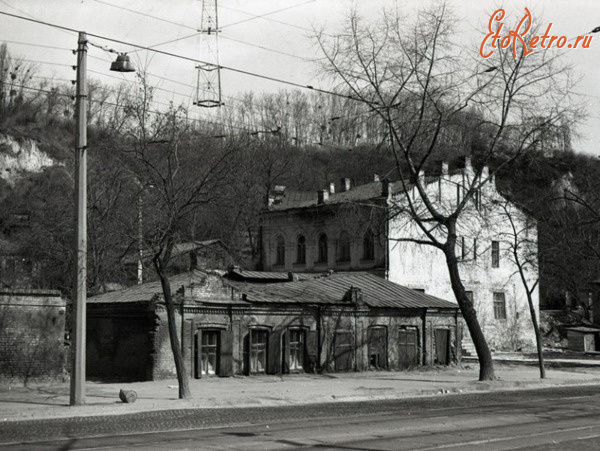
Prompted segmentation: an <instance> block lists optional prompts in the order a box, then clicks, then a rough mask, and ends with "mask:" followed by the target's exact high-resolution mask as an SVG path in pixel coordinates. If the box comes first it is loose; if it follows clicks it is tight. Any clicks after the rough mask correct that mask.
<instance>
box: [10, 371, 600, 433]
mask: <svg viewBox="0 0 600 451" xmlns="http://www.w3.org/2000/svg"><path fill="white" fill-rule="evenodd" d="M496 376H497V379H498V380H496V381H492V382H478V381H477V377H478V365H477V364H464V367H462V368H461V367H449V368H438V369H428V370H421V371H410V372H392V371H380V372H368V373H337V374H326V375H314V374H298V375H285V376H283V377H279V376H252V377H232V378H205V379H201V380H195V379H192V380H190V388H191V392H192V395H193V399H190V400H179V399H177V396H178V389H177V381H176V380H163V381H152V382H135V383H97V382H88V383H87V390H86V391H87V399H86V405H84V406H74V407H71V406H69V405H68V403H69V384H68V383H59V384H38V385H31V386H30V387H23V386H9V385H6V384H5V385H1V386H0V422H3V421H20V420H32V419H48V418H65V417H75V416H95V415H119V414H126V413H136V412H146V411H155V410H168V409H186V408H217V407H225V408H227V407H231V408H235V407H252V406H254V407H256V406H282V405H288V406H289V405H298V404H310V403H322V402H345V401H365V400H379V399H397V398H409V397H416V396H444V395H445V394H448V393H467V392H477V391H479V392H481V391H497V390H513V389H524V388H541V387H551V386H557V385H579V384H599V385H600V367H596V368H590V367H585V368H578V369H572V370H569V369H554V368H550V369H548V370H547V379H545V380H540V379H539V372H538V370H537V368H535V367H531V366H525V365H512V364H503V363H500V362H496ZM120 388H124V389H131V390H135V391H136V392H137V394H138V399H137V401H136V402H135V403H133V404H123V403H122V402H121V401H120V400H119V397H118V394H119V389H120Z"/></svg>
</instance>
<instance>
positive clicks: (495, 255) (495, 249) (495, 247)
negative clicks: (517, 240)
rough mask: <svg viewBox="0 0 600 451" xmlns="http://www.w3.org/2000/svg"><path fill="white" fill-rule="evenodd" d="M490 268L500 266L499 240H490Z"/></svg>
mask: <svg viewBox="0 0 600 451" xmlns="http://www.w3.org/2000/svg"><path fill="white" fill-rule="evenodd" d="M491 248H492V268H500V241H496V240H492V246H491Z"/></svg>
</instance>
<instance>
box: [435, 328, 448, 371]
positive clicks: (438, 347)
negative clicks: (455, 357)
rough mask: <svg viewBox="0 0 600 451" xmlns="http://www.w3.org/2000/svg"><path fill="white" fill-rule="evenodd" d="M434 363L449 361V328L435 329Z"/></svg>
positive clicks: (440, 363) (442, 363)
mask: <svg viewBox="0 0 600 451" xmlns="http://www.w3.org/2000/svg"><path fill="white" fill-rule="evenodd" d="M435 363H437V364H439V365H448V364H449V363H450V329H435Z"/></svg>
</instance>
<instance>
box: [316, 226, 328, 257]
mask: <svg viewBox="0 0 600 451" xmlns="http://www.w3.org/2000/svg"><path fill="white" fill-rule="evenodd" d="M328 245H329V243H328V239H327V234H326V233H325V232H323V233H321V234H319V236H318V238H317V263H327V261H328V258H329V249H328Z"/></svg>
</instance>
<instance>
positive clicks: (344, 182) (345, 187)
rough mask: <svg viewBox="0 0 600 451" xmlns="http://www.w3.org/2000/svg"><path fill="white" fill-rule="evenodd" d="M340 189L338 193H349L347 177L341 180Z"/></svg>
mask: <svg viewBox="0 0 600 451" xmlns="http://www.w3.org/2000/svg"><path fill="white" fill-rule="evenodd" d="M341 185H342V186H341V187H340V192H342V193H343V192H344V191H350V179H349V178H347V177H344V178H343V179H342V180H341Z"/></svg>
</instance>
